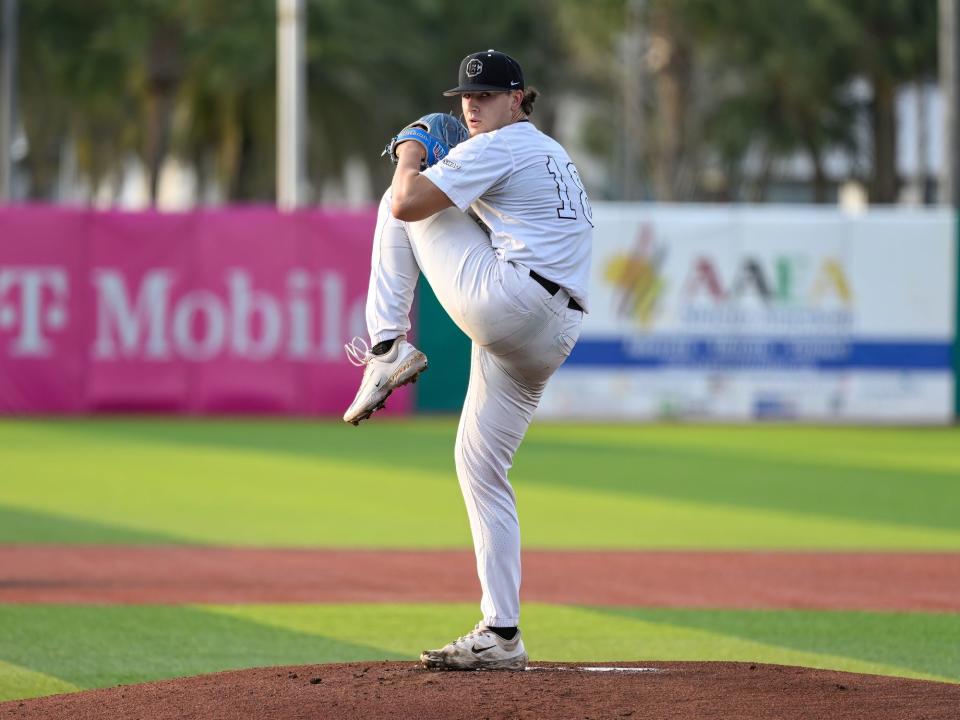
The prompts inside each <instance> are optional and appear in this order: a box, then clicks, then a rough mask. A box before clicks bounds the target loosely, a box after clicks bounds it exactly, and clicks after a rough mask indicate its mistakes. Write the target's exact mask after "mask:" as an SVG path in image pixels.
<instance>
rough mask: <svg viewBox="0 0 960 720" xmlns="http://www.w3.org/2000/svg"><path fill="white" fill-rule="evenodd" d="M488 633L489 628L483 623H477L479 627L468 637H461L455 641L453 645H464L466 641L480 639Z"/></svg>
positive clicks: (469, 633) (467, 635)
mask: <svg viewBox="0 0 960 720" xmlns="http://www.w3.org/2000/svg"><path fill="white" fill-rule="evenodd" d="M485 632H488V630H487V627H486V626H485V625H484V624H483V623H477V626H476V627H475V628H474V629H473V630H471V631H470V632H468V633H467V634H466V635H461V636H460V637H458V638H457V639H456V640H454V641H453V644H454V645H456V644H458V643H462V642H463V641H464V640H472V639H473V638H477V637H480V636H481V635H482V634H483V633H485Z"/></svg>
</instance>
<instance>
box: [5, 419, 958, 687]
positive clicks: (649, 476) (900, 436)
mask: <svg viewBox="0 0 960 720" xmlns="http://www.w3.org/2000/svg"><path fill="white" fill-rule="evenodd" d="M455 429H456V424H455V422H454V421H453V420H449V419H435V420H429V419H428V420H417V421H414V422H401V421H382V420H378V421H376V422H373V423H367V424H365V426H363V427H361V428H353V427H350V426H346V425H343V424H341V423H317V422H307V421H300V422H297V421H273V422H271V421H176V420H158V419H142V418H123V419H112V420H76V421H52V420H43V421H12V420H7V421H0V543H85V544H89V543H106V544H127V545H129V544H138V545H142V544H170V543H188V544H212V545H243V546H279V547H290V546H304V547H306V546H309V547H368V548H371V547H372V548H429V547H435V548H445V547H469V546H470V536H469V531H468V528H467V522H466V514H465V512H464V510H463V506H462V501H461V499H460V491H459V487H458V485H457V481H456V478H455V475H454V472H453V458H452V448H453V438H454V433H455ZM511 477H512V480H513V483H514V485H515V487H516V490H517V496H518V502H519V509H520V515H521V522H522V527H523V536H524V545H525V547H528V548H534V547H536V548H627V549H643V548H698V549H700V548H702V549H827V550H829V549H838V550H839V549H843V550H912V551H951V552H958V551H960V431H958V430H956V429H934V428H922V429H897V428H877V429H860V428H845V427H841V428H833V427H830V428H806V427H789V426H744V427H739V426H737V427H732V426H721V427H689V426H634V425H590V426H584V425H548V424H539V425H535V426H534V427H533V428H532V429H531V431H530V433H529V435H528V438H527V440H526V441H525V443H524V445H523V447H522V448H521V450H520V453H519V454H518V456H517V459H516V463H515V467H514V470H513V471H512V475H511ZM570 518H576V522H569V519H570ZM560 519H565V520H567V521H565V522H559V521H558V520H560ZM424 527H429V528H430V532H429V533H425V532H424V531H423V529H424ZM524 612H525V615H524V633H525V637H526V638H527V644H528V646H529V649H530V651H531V657H532V659H534V660H548V659H549V660H583V661H596V660H617V659H619V660H626V659H642V660H657V659H660V660H667V659H708V660H709V659H737V660H752V661H760V662H777V663H786V664H797V665H807V666H811V667H826V668H836V669H842V670H853V671H858V672H872V673H881V674H891V675H902V676H907V677H921V678H930V679H941V680H949V681H952V682H960V615H957V614H951V613H863V612H859V613H854V612H798V611H742V610H740V611H734V610H670V609H648V608H637V609H610V608H590V607H569V606H558V605H543V604H531V605H527V606H525V609H524ZM476 618H477V609H476V607H474V606H472V605H460V604H456V605H453V604H451V605H438V606H420V605H279V606H278V605H238V606H209V605H204V606H173V607H169V606H168V607H160V606H140V607H123V606H56V605H0V699H12V698H21V697H28V696H33V695H41V694H47V693H52V692H68V691H72V690H76V689H82V688H90V687H101V686H108V685H114V684H117V683H128V682H138V681H143V680H148V679H157V678H163V677H174V676H178V675H194V674H199V673H204V672H213V671H216V670H222V669H226V668H239V667H253V666H260V665H278V664H289V663H308V662H329V661H347V660H361V659H377V658H380V659H383V658H396V659H409V658H412V657H414V656H415V655H416V654H417V653H418V652H419V650H420V649H422V647H423V646H424V644H425V643H431V642H440V641H444V640H448V639H450V637H452V636H455V635H458V634H461V633H463V632H464V631H465V630H467V629H469V627H470V626H472V624H473V623H474V622H475V621H476ZM571 627H575V628H576V629H577V631H576V632H570V631H569V630H568V628H571Z"/></svg>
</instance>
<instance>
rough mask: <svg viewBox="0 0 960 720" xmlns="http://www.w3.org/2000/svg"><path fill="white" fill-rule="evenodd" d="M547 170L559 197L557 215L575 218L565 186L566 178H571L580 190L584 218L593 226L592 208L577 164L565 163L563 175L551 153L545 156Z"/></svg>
mask: <svg viewBox="0 0 960 720" xmlns="http://www.w3.org/2000/svg"><path fill="white" fill-rule="evenodd" d="M547 171H548V172H549V173H550V174H551V175H553V181H554V182H555V183H556V184H557V196H558V197H559V198H560V207H558V208H557V217H558V218H563V219H564V220H576V219H577V209H576V208H575V207H574V206H573V203H572V202H571V201H570V189H569V188H568V187H567V178H570V179H572V180H573V183H574V185H576V186H577V188H578V189H579V190H580V207H582V208H583V215H584V218H585V219H586V221H587V222H588V223H590V227H593V208H592V207H590V200H589V199H588V198H587V191H586V189H585V188H584V187H583V180H581V179H580V173H578V172H577V166H576V165H574V164H573V163H572V162H569V163H567V174H566V175H564V173H563V171H562V170H561V169H560V165H559V164H558V163H557V159H556V158H555V157H553V156H552V155H551V156H550V157H548V158H547Z"/></svg>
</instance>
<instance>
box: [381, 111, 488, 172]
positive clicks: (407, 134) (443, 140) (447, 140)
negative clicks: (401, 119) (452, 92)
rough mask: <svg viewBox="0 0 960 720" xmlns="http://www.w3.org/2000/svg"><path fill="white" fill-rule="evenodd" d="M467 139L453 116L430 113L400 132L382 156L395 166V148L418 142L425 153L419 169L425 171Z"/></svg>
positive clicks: (461, 124)
mask: <svg viewBox="0 0 960 720" xmlns="http://www.w3.org/2000/svg"><path fill="white" fill-rule="evenodd" d="M467 137H469V133H468V132H467V128H466V127H465V126H464V124H463V123H462V122H460V121H459V120H458V119H457V118H455V117H454V116H453V115H448V114H447V113H430V114H429V115H424V116H423V117H422V118H420V119H419V120H415V121H413V122H412V123H410V124H409V125H407V126H406V127H405V128H404V129H403V130H401V131H400V132H399V134H397V135H396V136H395V137H393V138H392V139H391V140H390V142H388V143H387V146H386V147H385V148H384V149H383V153H382V154H383V155H386V156H387V157H389V158H390V161H391V162H393V163H394V164H396V162H397V146H398V145H399V144H400V143H405V142H407V141H410V140H412V141H414V142H418V143H420V144H421V145H423V147H424V149H425V150H426V151H427V159H426V160H425V161H424V162H423V163H421V165H420V169H421V170H425V169H426V168H428V167H430V166H431V165H434V164H436V163H438V162H440V161H441V160H443V158H444V157H446V155H447V153H448V152H450V148H452V147H453V146H454V145H456V144H457V143H459V142H462V141H464V140H466V139H467Z"/></svg>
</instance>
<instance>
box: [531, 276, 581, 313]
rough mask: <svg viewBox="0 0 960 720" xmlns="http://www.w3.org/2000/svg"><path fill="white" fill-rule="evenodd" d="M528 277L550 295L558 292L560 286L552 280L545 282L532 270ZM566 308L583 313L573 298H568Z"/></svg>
mask: <svg viewBox="0 0 960 720" xmlns="http://www.w3.org/2000/svg"><path fill="white" fill-rule="evenodd" d="M530 277H531V278H533V279H534V280H536V281H537V282H538V283H540V284H541V285H542V286H543V289H544V290H546V291H547V292H548V293H550V294H551V295H556V294H557V292H558V291H559V290H560V286H559V285H557V284H556V283H555V282H554V281H553V280H547V279H546V278H545V277H544V276H543V275H540V274H538V273H535V272H534V271H533V270H531V271H530ZM567 307H568V308H570V309H571V310H579V311H580V312H583V308H582V307H580V303H578V302H577V301H576V300H574V299H573V298H570V301H569V302H568V303H567Z"/></svg>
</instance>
